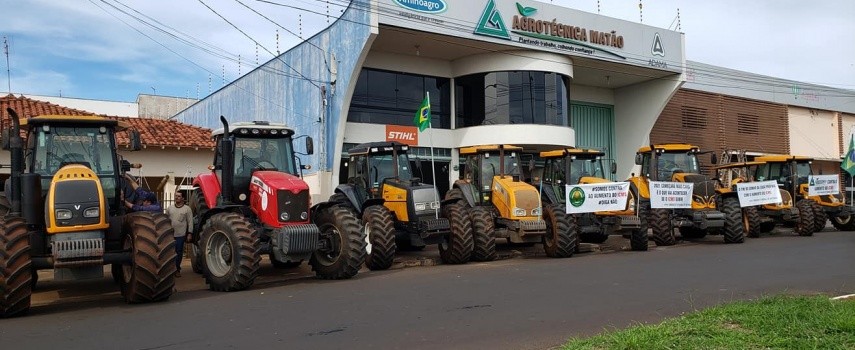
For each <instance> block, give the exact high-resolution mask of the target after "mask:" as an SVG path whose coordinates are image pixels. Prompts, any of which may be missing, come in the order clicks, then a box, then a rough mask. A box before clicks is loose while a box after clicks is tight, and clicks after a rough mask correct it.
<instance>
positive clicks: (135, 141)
mask: <svg viewBox="0 0 855 350" xmlns="http://www.w3.org/2000/svg"><path fill="white" fill-rule="evenodd" d="M128 138H129V139H130V141H131V145H130V147H131V151H139V150H141V149H142V137H141V136H140V132H139V131H137V130H136V129H133V130H130V131H129V132H128Z"/></svg>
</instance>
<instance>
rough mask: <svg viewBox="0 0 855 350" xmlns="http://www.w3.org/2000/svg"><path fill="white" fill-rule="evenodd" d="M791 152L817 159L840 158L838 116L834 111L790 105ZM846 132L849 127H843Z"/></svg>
mask: <svg viewBox="0 0 855 350" xmlns="http://www.w3.org/2000/svg"><path fill="white" fill-rule="evenodd" d="M788 110H789V118H790V125H789V130H790V153H791V154H794V155H802V156H810V157H813V158H817V159H827V160H837V161H839V160H840V151H839V149H838V142H839V138H838V134H837V118H836V117H835V114H834V112H829V111H823V110H816V109H808V108H802V107H793V106H790V107H789V108H788ZM843 130H844V134H846V133H847V129H845V128H844V129H843Z"/></svg>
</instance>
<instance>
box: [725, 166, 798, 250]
mask: <svg viewBox="0 0 855 350" xmlns="http://www.w3.org/2000/svg"><path fill="white" fill-rule="evenodd" d="M765 164H766V163H764V162H758V161H753V162H739V163H731V164H726V165H723V166H719V167H716V168H715V171H716V178H717V179H718V180H719V183H720V184H721V188H720V189H718V191H719V193H721V194H722V195H730V194H731V193H732V195H736V184H738V183H744V182H751V181H756V180H757V179H756V178H755V174H756V173H757V169H758V168H759V167H761V166H765ZM778 191H780V194H781V203H770V204H762V205H759V206H755V207H746V208H742V210H743V226H744V228H745V233H746V234H747V235H748V237H753V238H756V237H760V234H761V233H763V232H769V231H772V229H774V228H775V225H779V224H780V225H784V226H790V227H794V230H795V232H796V233H797V234H798V235H800V236H810V235H812V234H813V231H814V228H813V226H814V224H813V211H812V210H811V206H810V203H807V202H804V201H803V202H801V203H798V205H794V203H793V197H792V196H790V193H789V192H788V191H786V190H784V189H781V188H779V189H778Z"/></svg>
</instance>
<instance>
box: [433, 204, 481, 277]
mask: <svg viewBox="0 0 855 350" xmlns="http://www.w3.org/2000/svg"><path fill="white" fill-rule="evenodd" d="M442 212H443V215H444V216H445V217H446V218H447V219H448V224H449V226H450V229H451V230H450V231H451V232H450V233H449V234H448V235H447V236H446V237H443V238H442V241H441V242H440V243H439V257H440V259H441V260H442V262H443V263H444V264H465V263H466V262H468V261H469V259H470V258H471V257H472V250H473V249H474V243H473V242H472V222H471V220H470V218H469V213H468V208H467V207H465V206H463V205H462V204H460V203H451V204H447V205H446V206H445V207H444V208H443V210H442Z"/></svg>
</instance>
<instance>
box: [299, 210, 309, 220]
mask: <svg viewBox="0 0 855 350" xmlns="http://www.w3.org/2000/svg"><path fill="white" fill-rule="evenodd" d="M308 218H309V213H307V212H302V213H300V220H306V219H308Z"/></svg>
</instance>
